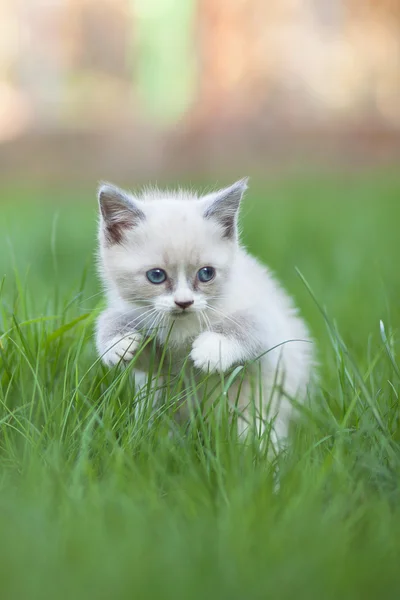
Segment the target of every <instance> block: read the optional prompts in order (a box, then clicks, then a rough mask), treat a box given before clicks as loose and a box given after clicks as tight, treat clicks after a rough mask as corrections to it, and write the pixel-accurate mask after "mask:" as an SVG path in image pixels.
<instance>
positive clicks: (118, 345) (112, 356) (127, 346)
mask: <svg viewBox="0 0 400 600" xmlns="http://www.w3.org/2000/svg"><path fill="white" fill-rule="evenodd" d="M141 341H142V336H141V335H140V334H139V333H129V334H127V335H125V336H124V337H122V338H121V337H120V336H116V337H114V338H113V339H112V340H111V341H110V342H109V343H108V345H107V347H108V350H107V352H106V353H105V354H104V356H103V361H104V362H105V363H106V365H108V366H109V367H111V366H112V365H117V364H118V363H127V362H129V361H130V360H132V358H133V355H134V354H135V352H136V350H137V348H138V346H139V345H140V343H141Z"/></svg>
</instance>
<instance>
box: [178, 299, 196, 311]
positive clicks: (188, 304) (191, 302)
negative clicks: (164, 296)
mask: <svg viewBox="0 0 400 600" xmlns="http://www.w3.org/2000/svg"><path fill="white" fill-rule="evenodd" d="M174 302H175V304H176V305H177V306H179V308H183V309H185V308H188V307H189V306H192V304H193V302H194V300H186V302H178V300H174Z"/></svg>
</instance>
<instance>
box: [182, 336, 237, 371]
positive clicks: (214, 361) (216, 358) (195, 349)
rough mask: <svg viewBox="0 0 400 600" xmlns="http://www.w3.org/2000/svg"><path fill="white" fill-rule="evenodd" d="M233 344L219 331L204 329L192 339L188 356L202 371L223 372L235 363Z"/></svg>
mask: <svg viewBox="0 0 400 600" xmlns="http://www.w3.org/2000/svg"><path fill="white" fill-rule="evenodd" d="M234 345H235V342H233V341H232V340H229V339H228V338H227V337H226V336H224V335H221V334H220V333H214V332H213V331H205V332H204V333H201V334H200V335H199V336H198V337H197V338H196V339H195V340H194V342H193V346H192V351H191V353H190V358H191V359H192V361H193V362H194V365H195V367H197V368H198V369H201V370H202V371H206V372H210V373H224V372H225V371H226V370H227V369H229V368H230V367H232V365H233V364H234V363H235V354H236V353H235V348H234Z"/></svg>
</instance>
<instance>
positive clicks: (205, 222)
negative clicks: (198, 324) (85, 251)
mask: <svg viewBox="0 0 400 600" xmlns="http://www.w3.org/2000/svg"><path fill="white" fill-rule="evenodd" d="M246 187H247V180H246V179H242V180H240V181H238V182H236V183H234V184H233V185H232V186H230V187H228V188H225V189H223V190H220V191H218V192H215V193H212V194H208V195H206V196H203V197H198V196H196V195H194V194H192V193H190V192H184V191H179V192H176V193H172V192H161V191H159V190H151V191H147V192H146V191H145V192H144V193H143V194H141V195H140V196H137V197H136V196H133V195H131V194H129V193H127V192H125V191H123V190H121V189H119V188H116V187H114V186H112V185H109V184H104V185H102V186H101V187H100V190H99V204H100V215H101V217H100V259H101V267H102V273H103V277H104V279H105V281H106V283H107V284H108V285H109V286H110V287H111V289H112V290H113V292H114V293H116V294H117V295H118V296H119V297H120V298H122V299H123V300H125V301H126V302H128V303H129V302H131V303H134V304H135V305H142V306H143V307H149V310H150V309H154V311H155V312H156V313H161V314H163V315H164V316H170V317H173V318H180V317H186V316H187V315H190V314H192V315H194V314H195V313H198V312H199V311H203V310H205V309H207V307H208V306H212V305H213V304H215V303H217V301H218V299H220V298H221V296H222V295H223V293H224V286H225V284H226V282H227V280H228V279H229V276H230V269H231V265H232V260H233V256H234V253H235V251H236V248H237V246H238V233H237V215H238V209H239V204H240V200H241V197H242V195H243V192H244V191H245V189H246Z"/></svg>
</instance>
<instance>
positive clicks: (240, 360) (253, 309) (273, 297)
mask: <svg viewBox="0 0 400 600" xmlns="http://www.w3.org/2000/svg"><path fill="white" fill-rule="evenodd" d="M245 188H246V183H245V182H244V181H240V182H238V183H236V184H234V185H233V186H231V187H230V188H227V189H226V190H222V191H220V192H217V193H215V194H210V195H208V196H206V197H203V198H199V197H197V196H195V195H193V194H190V193H186V192H179V193H176V194H171V193H162V192H159V191H152V192H147V193H144V194H143V195H142V196H141V197H140V198H133V197H132V196H130V195H129V194H126V193H125V192H122V191H121V190H118V189H117V188H113V187H112V186H103V187H102V188H101V190H100V206H101V212H102V219H101V225H100V260H101V273H102V276H103V279H104V282H105V284H106V287H107V291H108V301H109V308H108V309H107V310H106V311H104V313H103V314H102V315H101V316H100V318H99V321H98V328H97V348H98V351H99V353H100V354H101V355H102V356H103V360H104V361H105V362H106V364H109V365H113V364H116V363H118V362H121V361H124V360H125V361H126V360H130V359H131V358H132V357H133V355H134V353H135V351H136V350H137V348H138V346H139V345H140V343H141V342H142V341H143V339H145V338H146V337H148V336H149V334H151V333H154V334H155V335H156V339H157V344H158V347H159V348H160V349H162V348H163V345H164V344H165V342H166V341H167V343H168V349H169V356H170V357H171V360H172V366H171V363H169V364H168V370H169V371H171V369H172V371H176V372H179V370H180V369H181V368H182V365H183V364H184V362H185V360H187V357H188V356H189V357H190V361H191V362H192V363H193V364H194V367H195V368H196V371H197V372H198V373H201V372H203V373H207V372H208V373H209V372H215V373H219V372H226V371H228V370H230V369H231V368H232V367H234V366H235V365H241V364H244V363H249V361H250V364H248V366H247V367H246V369H247V370H246V376H245V378H244V380H242V379H240V380H239V379H238V380H237V381H236V382H234V383H233V384H232V386H231V388H230V389H229V392H228V394H229V397H230V398H232V401H234V402H236V401H237V397H239V402H238V406H239V409H240V410H242V411H243V414H244V419H243V420H242V421H241V423H242V425H243V424H245V423H246V422H249V421H251V420H252V417H251V416H250V415H249V414H248V411H249V406H250V405H251V406H253V408H254V406H256V407H259V406H260V404H261V405H262V415H260V416H261V422H265V419H267V418H269V419H271V418H273V419H274V429H275V433H276V435H277V436H278V437H279V438H282V437H284V436H285V435H286V430H287V425H288V422H289V419H290V414H291V406H292V405H291V403H290V401H289V400H288V398H287V397H289V398H295V399H296V400H297V401H299V400H300V401H301V400H303V399H304V398H305V397H306V394H307V388H308V385H309V383H310V379H311V375H312V362H313V361H312V347H311V344H310V339H309V334H308V331H307V328H306V326H305V324H304V322H303V321H302V319H301V318H300V317H299V316H298V314H297V311H296V309H295V308H294V306H293V304H292V301H291V299H290V298H289V297H288V295H287V294H286V293H285V292H284V291H283V290H282V289H281V288H280V286H279V285H278V284H277V283H276V281H275V280H274V278H273V277H272V276H271V274H270V273H269V272H268V270H267V269H266V268H265V267H263V266H262V265H260V263H259V262H258V261H256V259H254V258H253V257H252V256H249V255H248V254H247V252H246V251H245V250H244V249H243V248H242V247H241V246H240V244H239V243H238V238H237V211H238V207H239V202H240V198H241V196H242V193H243V191H244V190H245ZM204 267H206V268H207V269H210V267H212V268H213V269H215V274H214V276H213V278H212V279H211V280H210V281H207V282H202V281H201V280H200V275H201V274H199V270H201V271H203V270H204ZM154 270H156V271H158V273H156V275H157V276H158V277H160V273H159V272H160V271H161V270H163V273H164V272H165V276H166V280H165V281H163V282H161V283H160V284H154V283H150V281H149V280H148V279H147V275H146V273H149V272H152V271H154ZM150 274H151V273H150ZM209 274H210V271H207V276H209ZM162 276H163V275H162ZM189 304H190V305H189ZM186 305H188V306H186ZM182 306H184V308H182ZM146 360H147V355H146V352H143V353H142V354H141V355H140V357H139V358H138V361H137V365H136V366H137V367H138V368H140V369H142V370H146ZM255 376H257V377H259V376H261V385H259V383H258V382H257V384H256V386H255V385H254V377H255ZM203 377H204V375H203ZM239 387H240V389H239ZM278 388H279V389H278ZM282 390H283V394H282ZM246 411H247V416H246Z"/></svg>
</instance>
